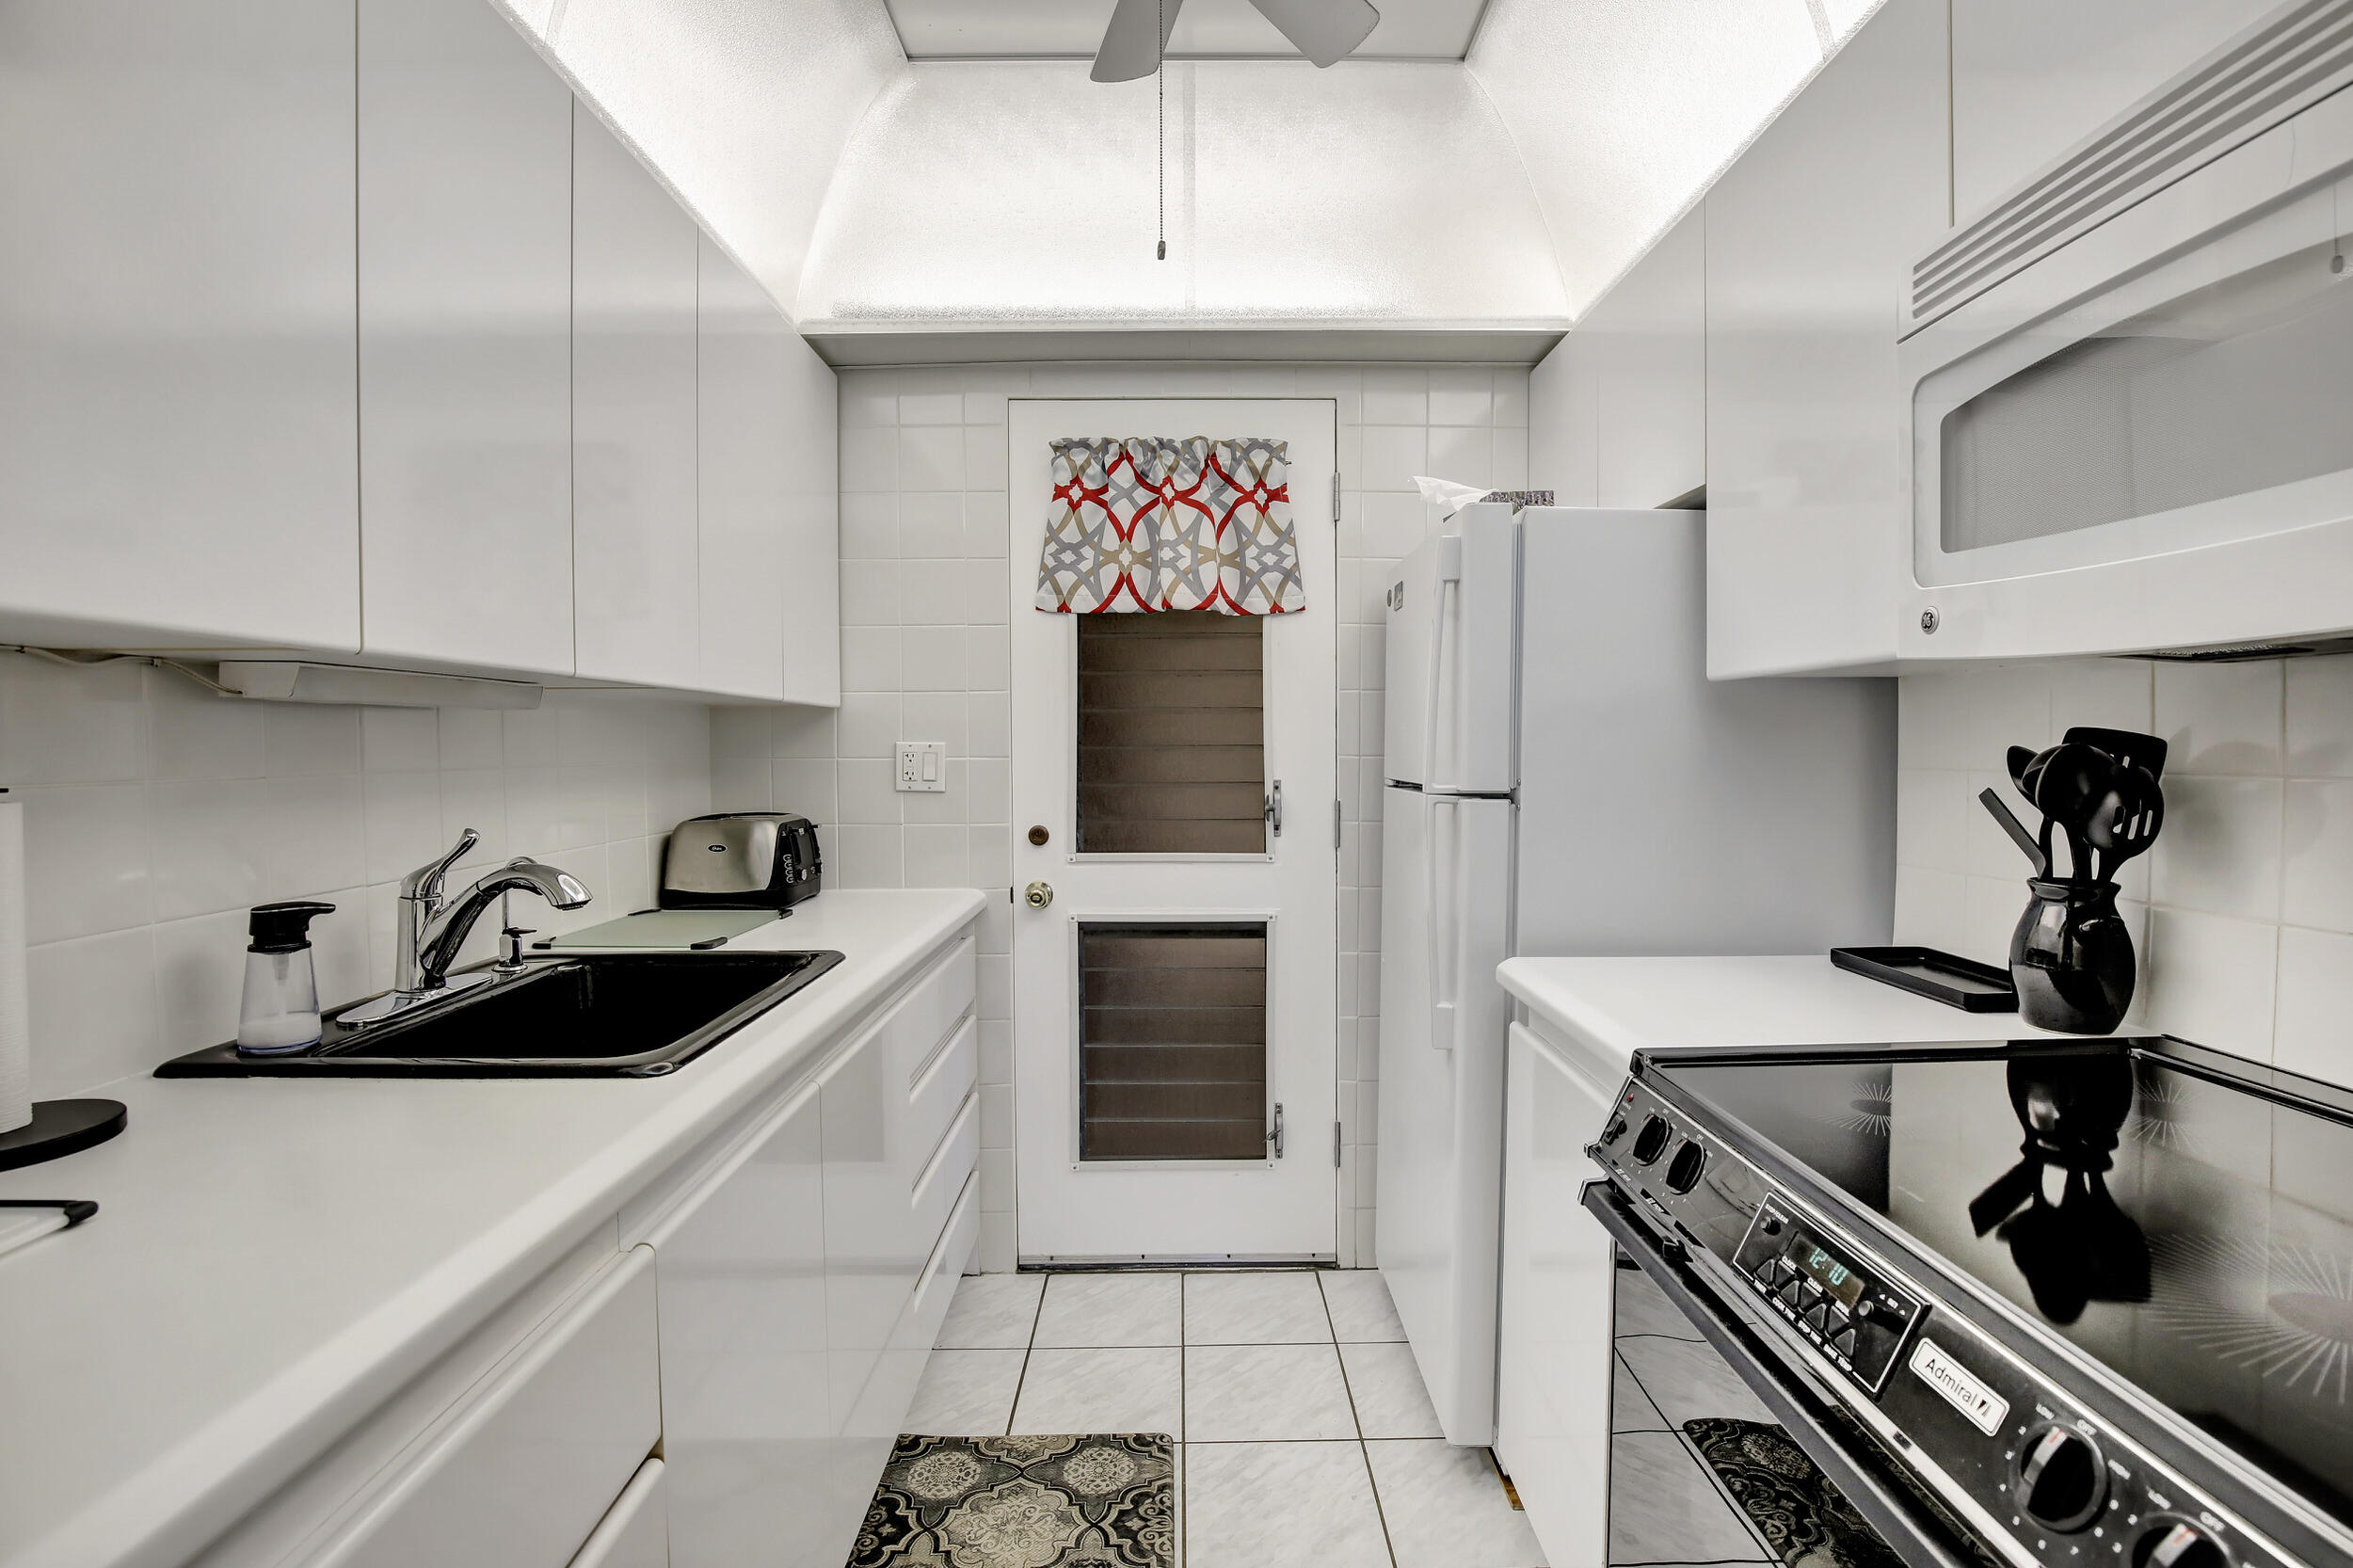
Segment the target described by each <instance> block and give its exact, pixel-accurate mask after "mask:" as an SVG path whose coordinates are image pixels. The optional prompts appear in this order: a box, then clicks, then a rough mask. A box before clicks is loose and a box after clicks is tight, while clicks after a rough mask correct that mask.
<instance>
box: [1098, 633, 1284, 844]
mask: <svg viewBox="0 0 2353 1568" xmlns="http://www.w3.org/2000/svg"><path fill="white" fill-rule="evenodd" d="M1261 647H1262V645H1261V643H1260V638H1259V617H1257V616H1221V615H1218V614H1215V613H1214V612H1211V611H1207V610H1171V611H1165V612H1162V613H1160V614H1158V615H1149V616H1080V617H1079V786H1078V787H1079V799H1078V824H1079V834H1078V838H1079V844H1078V847H1079V852H1080V854H1082V855H1087V854H1093V855H1263V854H1265V853H1266V846H1267V840H1266V819H1265V815H1264V812H1265V805H1266V754H1265V750H1264V698H1265V671H1264V666H1263V664H1262V660H1261Z"/></svg>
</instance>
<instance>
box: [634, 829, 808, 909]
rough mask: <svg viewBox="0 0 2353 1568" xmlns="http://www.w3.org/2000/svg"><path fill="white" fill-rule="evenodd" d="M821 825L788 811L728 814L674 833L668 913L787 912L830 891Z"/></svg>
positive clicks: (668, 860)
mask: <svg viewBox="0 0 2353 1568" xmlns="http://www.w3.org/2000/svg"><path fill="white" fill-rule="evenodd" d="M824 870H825V865H824V856H822V855H820V853H819V852H818V848H817V827H816V824H813V823H811V822H810V821H809V820H808V818H807V817H796V816H792V814H790V813H789V812H784V811H720V812H716V813H714V814H712V815H711V816H708V817H689V818H688V819H687V820H686V821H684V822H682V823H680V824H678V825H677V826H676V827H674V828H672V829H671V830H670V844H669V848H668V849H667V850H666V851H665V852H664V855H663V857H662V899H661V902H662V907H663V908H664V909H783V908H786V907H788V906H789V905H792V904H798V903H800V902H801V901H802V900H803V899H810V898H815V897H816V896H817V892H818V889H819V888H822V887H824Z"/></svg>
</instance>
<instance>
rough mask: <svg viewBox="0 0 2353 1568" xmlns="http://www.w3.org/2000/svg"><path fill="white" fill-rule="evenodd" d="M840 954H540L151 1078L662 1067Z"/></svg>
mask: <svg viewBox="0 0 2353 1568" xmlns="http://www.w3.org/2000/svg"><path fill="white" fill-rule="evenodd" d="M840 962H841V954H840V953H838V952H735V953H715V952H713V953H701V952H694V953H682V952H615V953H596V954H588V955H580V956H568V957H564V958H535V959H531V960H529V961H528V962H527V963H526V965H525V967H524V968H523V969H522V971H521V972H520V974H515V975H511V976H508V975H502V976H497V977H495V978H493V979H491V980H489V981H488V982H485V983H483V984H476V985H473V986H471V987H469V988H468V989H466V990H464V991H461V992H459V993H458V994H457V995H456V996H454V997H452V998H450V999H449V1000H446V1001H440V1002H434V1003H431V1004H428V1005H426V1006H423V1007H419V1008H416V1009H414V1010H413V1011H411V1012H407V1013H398V1014H394V1015H393V1016H391V1017H389V1018H386V1019H384V1020H382V1021H381V1022H377V1023H371V1024H367V1025H364V1026H360V1027H358V1028H354V1027H352V1026H349V1025H346V1024H342V1023H338V1022H336V1021H335V1017H334V1015H332V1014H330V1015H329V1016H328V1021H327V1032H326V1036H325V1038H323V1039H322V1040H320V1042H319V1043H318V1044H317V1045H315V1046H312V1047H310V1048H307V1049H304V1050H299V1051H294V1052H289V1053H287V1054H285V1055H280V1056H248V1055H245V1054H244V1053H242V1052H240V1051H239V1050H238V1049H237V1048H236V1047H234V1046H233V1045H222V1046H213V1047H210V1048H206V1049H203V1050H200V1051H192V1052H190V1053H189V1054H188V1055H186V1056H183V1057H179V1058H176V1059H175V1060H173V1061H170V1062H167V1063H165V1064H163V1065H162V1066H160V1067H158V1068H156V1069H155V1076H156V1077H157V1078H661V1077H664V1076H665V1075H667V1074H669V1073H674V1072H676V1071H678V1069H679V1068H680V1066H682V1065H684V1064H686V1063H688V1062H691V1061H693V1060H694V1059H695V1058H696V1056H698V1055H700V1054H701V1053H702V1052H704V1051H706V1050H709V1049H710V1048H712V1046H714V1045H716V1044H718V1043H719V1042H720V1041H721V1040H723V1039H725V1038H727V1036H728V1035H729V1034H732V1033H733V1032H735V1031H737V1030H739V1029H741V1028H743V1027H744V1025H745V1024H747V1023H749V1022H751V1020H752V1019H754V1018H756V1017H758V1016H760V1015H761V1014H762V1013H765V1012H767V1011H768V1009H770V1008H772V1007H774V1006H776V1003H778V1002H780V1001H782V1000H785V998H787V997H789V996H791V995H792V993H793V992H795V991H798V990H799V989H800V988H801V987H802V986H804V985H807V984H808V983H809V982H811V981H813V980H815V979H816V978H817V977H818V976H820V975H822V974H824V972H825V971H826V970H827V969H830V968H833V967H834V966H835V965H836V964H839V963H840ZM472 972H477V973H478V972H480V971H479V970H476V971H472ZM355 1005H356V1004H355Z"/></svg>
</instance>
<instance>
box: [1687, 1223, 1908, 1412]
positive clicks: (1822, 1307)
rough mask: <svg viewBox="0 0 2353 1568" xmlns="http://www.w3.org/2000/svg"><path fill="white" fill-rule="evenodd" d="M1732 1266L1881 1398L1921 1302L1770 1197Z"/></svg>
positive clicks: (1832, 1359) (1833, 1360) (1827, 1354)
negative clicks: (1875, 1272)
mask: <svg viewBox="0 0 2353 1568" xmlns="http://www.w3.org/2000/svg"><path fill="white" fill-rule="evenodd" d="M1732 1266H1733V1267H1734V1268H1735V1269H1737V1271H1739V1272H1740V1274H1741V1276H1742V1277H1743V1278H1745V1279H1746V1280H1747V1281H1748V1282H1749V1288H1751V1289H1753V1290H1754V1291H1755V1292H1756V1293H1757V1295H1758V1296H1759V1297H1760V1298H1762V1299H1763V1300H1764V1301H1765V1302H1766V1303H1767V1304H1769V1305H1770V1306H1771V1307H1772V1308H1773V1309H1774V1310H1775V1311H1777V1312H1779V1313H1780V1314H1781V1316H1782V1317H1783V1318H1784V1319H1785V1320H1786V1321H1788V1322H1789V1323H1790V1324H1791V1325H1792V1326H1793V1327H1795V1328H1796V1329H1797V1331H1798V1332H1799V1333H1800V1334H1801V1335H1803V1336H1805V1337H1806V1338H1807V1339H1808V1340H1809V1341H1811V1342H1812V1344H1813V1346H1814V1348H1815V1350H1816V1351H1817V1352H1820V1354H1821V1356H1822V1359H1823V1360H1825V1361H1828V1362H1830V1363H1831V1364H1832V1365H1833V1366H1834V1367H1836V1368H1838V1369H1839V1370H1840V1371H1842V1372H1844V1373H1846V1374H1847V1375H1848V1376H1849V1377H1850V1378H1852V1379H1854V1380H1855V1382H1857V1383H1859V1384H1862V1385H1863V1386H1864V1387H1865V1389H1867V1390H1869V1391H1870V1392H1871V1393H1873V1394H1877V1393H1878V1392H1879V1391H1880V1390H1881V1388H1884V1387H1885V1386H1887V1377H1888V1374H1889V1373H1890V1372H1892V1371H1893V1370H1894V1369H1895V1367H1896V1354H1897V1352H1898V1351H1899V1350H1901V1349H1902V1348H1903V1342H1904V1336H1906V1335H1908V1334H1910V1333H1911V1332H1912V1325H1913V1321H1914V1320H1916V1319H1918V1317H1919V1316H1920V1305H1921V1304H1920V1303H1919V1302H1918V1301H1916V1300H1914V1299H1913V1296H1912V1295H1911V1294H1910V1293H1908V1292H1907V1291H1905V1290H1902V1289H1900V1288H1897V1287H1896V1286H1894V1285H1892V1284H1890V1283H1888V1282H1887V1281H1885V1280H1883V1279H1881V1278H1879V1277H1878V1276H1877V1275H1875V1274H1874V1272H1872V1271H1871V1270H1870V1269H1869V1268H1867V1267H1865V1265H1864V1264H1862V1263H1860V1262H1858V1261H1856V1259H1855V1257H1854V1256H1853V1255H1852V1254H1851V1253H1850V1252H1849V1250H1848V1249H1847V1248H1845V1247H1844V1246H1842V1245H1840V1244H1839V1243H1838V1242H1837V1241H1835V1240H1831V1239H1830V1238H1828V1237H1826V1236H1824V1235H1823V1234H1822V1232H1821V1230H1820V1227H1818V1226H1816V1225H1812V1224H1807V1223H1806V1222H1805V1221H1803V1220H1801V1219H1800V1218H1798V1217H1797V1215H1795V1214H1794V1213H1792V1212H1791V1210H1790V1209H1789V1208H1788V1207H1787V1206H1786V1205H1785V1204H1784V1203H1783V1202H1782V1201H1781V1200H1780V1199H1779V1198H1767V1199H1766V1200H1765V1201H1764V1203H1762V1204H1761V1205H1759V1206H1758V1208H1757V1211H1756V1218H1755V1220H1754V1221H1753V1222H1752V1223H1751V1224H1750V1225H1749V1233H1748V1235H1747V1237H1746V1238H1744V1239H1743V1240H1741V1243H1740V1250H1739V1251H1738V1252H1737V1253H1735V1254H1734V1255H1733V1258H1732Z"/></svg>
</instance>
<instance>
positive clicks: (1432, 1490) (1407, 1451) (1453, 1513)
mask: <svg viewBox="0 0 2353 1568" xmlns="http://www.w3.org/2000/svg"><path fill="white" fill-rule="evenodd" d="M1365 1452H1366V1454H1367V1455H1368V1456H1369V1458H1370V1460H1371V1462H1372V1484H1373V1489H1374V1491H1375V1492H1376V1493H1378V1494H1379V1496H1380V1498H1381V1516H1382V1517H1383V1518H1384V1519H1385V1520H1386V1521H1387V1522H1388V1527H1389V1544H1390V1546H1391V1548H1392V1549H1393V1550H1394V1551H1395V1552H1396V1554H1397V1568H1544V1564H1545V1553H1544V1548H1543V1547H1541V1546H1539V1545H1537V1544H1536V1532H1535V1531H1533V1530H1531V1529H1529V1528H1528V1515H1527V1514H1525V1513H1522V1512H1520V1511H1519V1510H1518V1509H1515V1508H1513V1506H1512V1500H1511V1498H1510V1497H1508V1496H1505V1495H1504V1491H1503V1481H1502V1480H1501V1479H1500V1478H1499V1477H1497V1474H1496V1467H1495V1464H1494V1462H1493V1461H1492V1460H1490V1459H1489V1458H1488V1457H1487V1451H1486V1450H1485V1449H1484V1448H1455V1447H1454V1446H1453V1445H1452V1444H1449V1443H1447V1442H1444V1441H1443V1440H1440V1441H1428V1442H1413V1443H1367V1444H1366V1445H1365Z"/></svg>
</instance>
